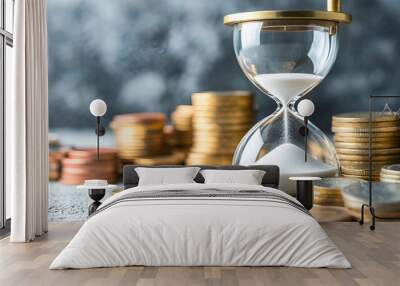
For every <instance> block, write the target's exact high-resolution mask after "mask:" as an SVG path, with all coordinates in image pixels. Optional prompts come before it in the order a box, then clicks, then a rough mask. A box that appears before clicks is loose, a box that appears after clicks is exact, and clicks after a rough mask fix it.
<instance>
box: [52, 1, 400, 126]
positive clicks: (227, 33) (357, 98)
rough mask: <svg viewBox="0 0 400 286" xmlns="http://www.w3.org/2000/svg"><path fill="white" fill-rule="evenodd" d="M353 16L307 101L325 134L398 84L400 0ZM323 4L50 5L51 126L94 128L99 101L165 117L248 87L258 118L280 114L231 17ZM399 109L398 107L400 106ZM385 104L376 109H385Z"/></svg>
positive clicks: (358, 8)
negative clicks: (240, 58)
mask: <svg viewBox="0 0 400 286" xmlns="http://www.w3.org/2000/svg"><path fill="white" fill-rule="evenodd" d="M342 2H343V3H342V6H343V10H344V11H346V12H348V13H350V14H352V15H353V23H352V24H351V25H345V26H342V27H341V29H340V50H339V55H338V58H337V61H336V64H335V65H334V67H333V69H332V71H331V72H330V74H329V75H328V76H327V78H326V79H325V80H324V81H323V82H322V83H321V85H320V86H319V87H317V88H316V89H315V90H314V91H313V92H312V93H311V94H310V95H309V96H308V97H309V98H311V99H312V100H313V101H314V102H315V104H316V108H317V109H316V113H315V114H314V115H313V117H312V121H313V122H314V123H315V124H316V125H318V126H319V127H320V128H322V129H323V130H325V131H329V128H330V117H331V116H332V115H333V114H335V113H340V112H346V111H356V110H366V108H367V103H368V95H369V94H376V95H389V94H391V95H396V94H398V93H399V92H398V91H399V79H400V69H399V66H400V56H399V54H400V50H399V43H400V37H399V32H400V17H399V15H400V1H398V0H380V1H365V0H364V1H361V0H345V1H342ZM325 5H326V3H325V1H324V0H268V1H266V0H264V1H259V0H247V1H246V0H241V1H240V0H229V1H226V0H225V1H224V0H201V1H188V0H169V1H161V0H118V1H110V0H48V1H47V11H48V38H49V105H50V106H49V109H50V128H66V127H67V128H87V127H91V126H93V123H94V122H93V118H92V116H91V115H90V114H89V111H88V105H89V103H90V101H91V100H93V99H94V98H102V99H104V100H105V101H106V102H107V104H108V107H109V111H108V113H107V116H106V118H105V119H106V121H107V122H109V121H110V120H111V118H112V116H113V115H115V114H118V113H127V112H138V111H165V112H167V113H170V112H171V111H172V110H173V109H174V107H175V106H176V105H177V104H187V103H190V95H191V93H192V92H197V91H204V90H227V89H228V90H229V89H249V90H252V91H253V92H254V93H255V94H257V105H258V109H259V115H258V116H259V118H261V117H263V116H265V115H267V114H269V113H270V112H271V111H272V110H273V109H275V103H274V102H273V101H272V100H271V99H269V98H268V97H267V96H264V95H262V94H260V92H258V91H257V90H256V89H255V88H254V87H253V86H252V85H251V84H250V82H249V81H248V80H247V79H246V78H245V76H244V74H243V73H242V71H241V70H240V68H239V66H238V64H237V62H236V59H235V56H234V51H233V46H232V29H231V28H230V27H226V26H224V25H223V23H222V21H223V16H224V15H225V14H228V13H234V12H243V11H252V10H264V9H265V10H266V9H303V10H304V9H320V10H324V9H325ZM396 104H397V103H393V109H397V108H398V107H399V106H400V101H399V102H398V104H397V106H396ZM382 107H383V103H380V104H379V105H377V106H376V108H377V109H379V108H382Z"/></svg>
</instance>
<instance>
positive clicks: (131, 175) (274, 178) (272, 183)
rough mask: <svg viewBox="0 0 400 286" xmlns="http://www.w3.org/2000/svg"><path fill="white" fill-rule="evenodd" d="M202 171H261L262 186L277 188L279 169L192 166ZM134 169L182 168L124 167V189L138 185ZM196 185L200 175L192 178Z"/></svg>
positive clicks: (177, 166)
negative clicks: (263, 173)
mask: <svg viewBox="0 0 400 286" xmlns="http://www.w3.org/2000/svg"><path fill="white" fill-rule="evenodd" d="M194 166H196V167H200V168H201V170H204V169H220V170H263V171H265V175H264V177H263V179H262V183H261V184H262V185H263V186H265V187H271V188H278V186H279V167H278V166H274V165H253V166H207V165H194ZM136 167H146V168H184V167H185V166H181V165H164V166H141V165H125V166H124V169H123V183H124V189H129V188H133V187H136V186H137V185H138V183H139V176H138V174H137V173H136V171H135V168H136ZM194 180H195V181H196V182H197V183H204V178H203V176H202V175H201V174H200V172H199V173H198V174H197V176H196V177H195V178H194Z"/></svg>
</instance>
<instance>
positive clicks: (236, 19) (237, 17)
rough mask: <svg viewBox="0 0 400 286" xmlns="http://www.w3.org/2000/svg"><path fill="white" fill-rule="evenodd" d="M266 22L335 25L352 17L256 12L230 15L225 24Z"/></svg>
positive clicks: (336, 14)
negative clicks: (281, 21)
mask: <svg viewBox="0 0 400 286" xmlns="http://www.w3.org/2000/svg"><path fill="white" fill-rule="evenodd" d="M264 20H318V21H324V22H325V21H326V22H335V23H345V24H348V23H351V20H352V17H351V15H349V14H346V13H340V12H332V11H313V10H309V11H290V10H276V11H255V12H243V13H236V14H230V15H227V16H225V17H224V24H225V25H228V26H233V25H236V24H239V23H244V22H254V21H264Z"/></svg>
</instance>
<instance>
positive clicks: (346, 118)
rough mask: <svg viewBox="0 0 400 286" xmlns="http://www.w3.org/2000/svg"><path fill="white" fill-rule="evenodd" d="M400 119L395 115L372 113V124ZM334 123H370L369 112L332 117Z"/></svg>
mask: <svg viewBox="0 0 400 286" xmlns="http://www.w3.org/2000/svg"><path fill="white" fill-rule="evenodd" d="M396 120H399V117H398V116H397V115H396V114H393V113H382V112H372V122H382V121H396ZM332 121H334V122H353V123H357V122H364V123H365V122H367V123H368V122H369V113H368V112H351V113H343V114H338V115H334V116H332Z"/></svg>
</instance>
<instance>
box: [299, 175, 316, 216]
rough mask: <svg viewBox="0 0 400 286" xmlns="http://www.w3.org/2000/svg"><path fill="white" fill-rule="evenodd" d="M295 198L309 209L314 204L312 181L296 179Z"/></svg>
mask: <svg viewBox="0 0 400 286" xmlns="http://www.w3.org/2000/svg"><path fill="white" fill-rule="evenodd" d="M296 198H297V200H298V201H299V202H301V203H302V204H303V206H304V207H305V208H306V209H308V210H311V209H312V207H313V204H314V190H313V181H311V180H304V181H303V180H298V181H297V194H296Z"/></svg>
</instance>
